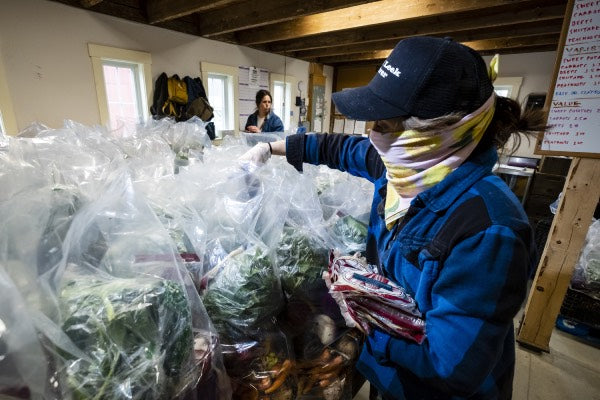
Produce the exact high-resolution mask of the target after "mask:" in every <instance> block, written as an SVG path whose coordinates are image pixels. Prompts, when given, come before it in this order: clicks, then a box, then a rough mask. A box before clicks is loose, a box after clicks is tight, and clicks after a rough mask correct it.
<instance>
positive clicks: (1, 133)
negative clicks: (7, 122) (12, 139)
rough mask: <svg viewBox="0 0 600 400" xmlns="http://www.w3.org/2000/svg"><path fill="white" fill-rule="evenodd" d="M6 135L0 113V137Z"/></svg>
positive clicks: (0, 112)
mask: <svg viewBox="0 0 600 400" xmlns="http://www.w3.org/2000/svg"><path fill="white" fill-rule="evenodd" d="M4 134H6V128H5V127H4V120H3V119H2V111H0V135H4Z"/></svg>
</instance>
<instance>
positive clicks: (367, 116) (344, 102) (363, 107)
mask: <svg viewBox="0 0 600 400" xmlns="http://www.w3.org/2000/svg"><path fill="white" fill-rule="evenodd" d="M331 97H332V100H333V102H334V103H335V107H336V109H337V111H339V112H340V113H342V114H344V115H345V116H346V117H348V118H350V119H356V120H359V121H377V120H383V119H390V118H395V117H404V116H407V115H408V113H407V112H406V111H405V110H402V109H400V108H398V107H396V106H393V105H391V104H390V103H388V102H386V101H384V100H382V99H381V98H379V97H377V96H376V95H375V94H374V93H373V92H372V91H371V89H370V88H369V87H368V86H361V87H357V88H352V89H346V90H342V91H341V92H335V93H333V94H332V95H331Z"/></svg>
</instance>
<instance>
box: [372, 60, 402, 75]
mask: <svg viewBox="0 0 600 400" xmlns="http://www.w3.org/2000/svg"><path fill="white" fill-rule="evenodd" d="M384 69H386V70H388V71H389V72H390V73H391V74H392V75H394V76H396V77H398V78H399V77H400V74H401V73H402V72H401V71H400V70H399V69H398V67H394V66H393V65H391V64H389V63H388V62H387V60H385V61H384V62H383V65H382V66H381V67H380V68H379V71H377V72H378V73H379V75H381V77H382V78H387V76H388V73H387V72H386V71H384Z"/></svg>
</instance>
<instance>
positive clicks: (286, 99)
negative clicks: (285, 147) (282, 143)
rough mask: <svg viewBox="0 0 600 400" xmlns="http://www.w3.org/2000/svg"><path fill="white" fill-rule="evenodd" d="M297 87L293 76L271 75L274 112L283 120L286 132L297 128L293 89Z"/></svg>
mask: <svg viewBox="0 0 600 400" xmlns="http://www.w3.org/2000/svg"><path fill="white" fill-rule="evenodd" d="M296 85H297V84H296V78H295V77H293V76H285V75H280V74H271V94H272V95H273V112H274V113H275V114H277V116H279V117H280V118H281V120H282V121H283V126H284V129H285V130H286V131H289V130H290V129H291V127H292V126H295V119H294V118H293V115H292V98H293V97H292V89H293V88H295V87H296Z"/></svg>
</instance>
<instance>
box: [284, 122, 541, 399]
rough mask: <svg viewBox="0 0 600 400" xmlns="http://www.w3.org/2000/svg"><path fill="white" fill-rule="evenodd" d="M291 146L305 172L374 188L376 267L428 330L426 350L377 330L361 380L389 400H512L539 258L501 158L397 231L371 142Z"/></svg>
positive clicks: (442, 188) (320, 139) (476, 167)
mask: <svg viewBox="0 0 600 400" xmlns="http://www.w3.org/2000/svg"><path fill="white" fill-rule="evenodd" d="M286 140H287V143H286V152H287V154H286V157H287V160H288V162H289V163H290V164H292V165H293V166H295V167H296V169H298V170H299V171H301V170H302V163H303V162H306V163H310V164H315V165H318V164H326V165H328V166H329V167H331V168H337V169H339V170H341V171H346V172H348V173H350V174H352V175H355V176H359V177H363V178H366V179H368V180H369V181H371V182H373V183H374V185H375V190H374V195H373V204H372V208H371V214H370V223H369V231H368V242H367V252H366V253H367V254H366V256H367V259H368V261H369V262H370V263H372V264H376V265H378V266H379V267H380V268H381V270H382V272H383V273H384V274H385V275H386V276H387V277H389V278H390V279H392V280H394V281H395V282H397V283H398V284H400V285H402V286H403V287H404V288H405V289H406V290H407V292H408V293H410V294H411V295H412V296H413V297H414V298H415V300H416V301H417V304H418V306H419V309H420V310H421V312H422V313H423V315H424V317H425V320H426V333H427V339H426V340H425V341H424V343H423V344H422V345H418V344H416V343H412V342H410V341H407V340H403V339H399V338H394V337H391V336H389V335H387V334H385V333H383V332H381V331H377V330H375V331H374V332H373V333H372V334H371V335H370V336H368V337H367V338H366V342H365V345H364V346H363V349H362V353H361V356H360V359H359V361H358V364H357V368H358V370H359V371H360V372H361V373H362V374H363V375H364V376H365V377H366V378H367V379H368V380H369V381H370V382H371V384H372V385H374V386H375V387H376V388H377V389H378V391H379V392H380V393H381V394H382V395H383V397H384V398H386V399H429V400H430V399H509V398H511V396H512V379H513V372H514V364H515V344H514V332H513V331H514V327H513V318H514V316H515V315H516V313H517V311H518V310H519V308H520V306H521V304H522V302H523V300H524V299H525V294H526V287H527V280H528V277H529V275H530V273H531V271H532V269H533V268H534V267H535V261H536V254H535V245H534V241H533V232H532V229H531V227H530V225H529V222H528V219H527V217H526V215H525V212H524V211H523V208H522V207H521V205H520V203H519V201H518V199H517V198H516V197H515V196H514V195H513V193H512V192H511V191H510V190H509V188H508V187H507V186H506V185H505V184H504V182H503V181H502V180H501V179H500V178H498V177H497V176H495V175H493V174H492V172H491V171H492V167H493V165H494V164H495V162H496V160H497V157H498V156H497V153H496V150H495V149H488V150H483V151H479V152H478V153H477V154H473V155H471V157H470V158H469V159H468V160H466V161H465V162H464V163H463V164H462V165H461V166H460V167H458V168H457V169H456V170H455V171H453V172H452V173H451V174H449V175H448V176H447V177H446V178H445V179H444V180H443V181H442V182H440V183H438V184H437V185H435V186H434V187H432V188H430V189H428V190H426V191H424V192H423V193H421V194H420V195H418V196H417V197H416V198H415V199H414V200H413V202H412V203H411V206H410V208H409V211H408V212H407V214H406V216H405V217H404V219H403V220H402V222H401V223H397V224H396V225H395V226H394V227H393V228H392V229H391V230H389V231H388V230H387V228H386V226H385V222H384V219H383V201H384V200H385V191H386V185H387V180H386V177H385V166H384V165H383V163H382V161H381V158H380V157H379V155H378V154H377V152H376V150H375V149H374V148H373V146H371V144H370V142H369V140H368V139H367V138H363V137H354V136H344V135H328V134H319V135H292V136H288V137H287V139H286Z"/></svg>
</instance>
